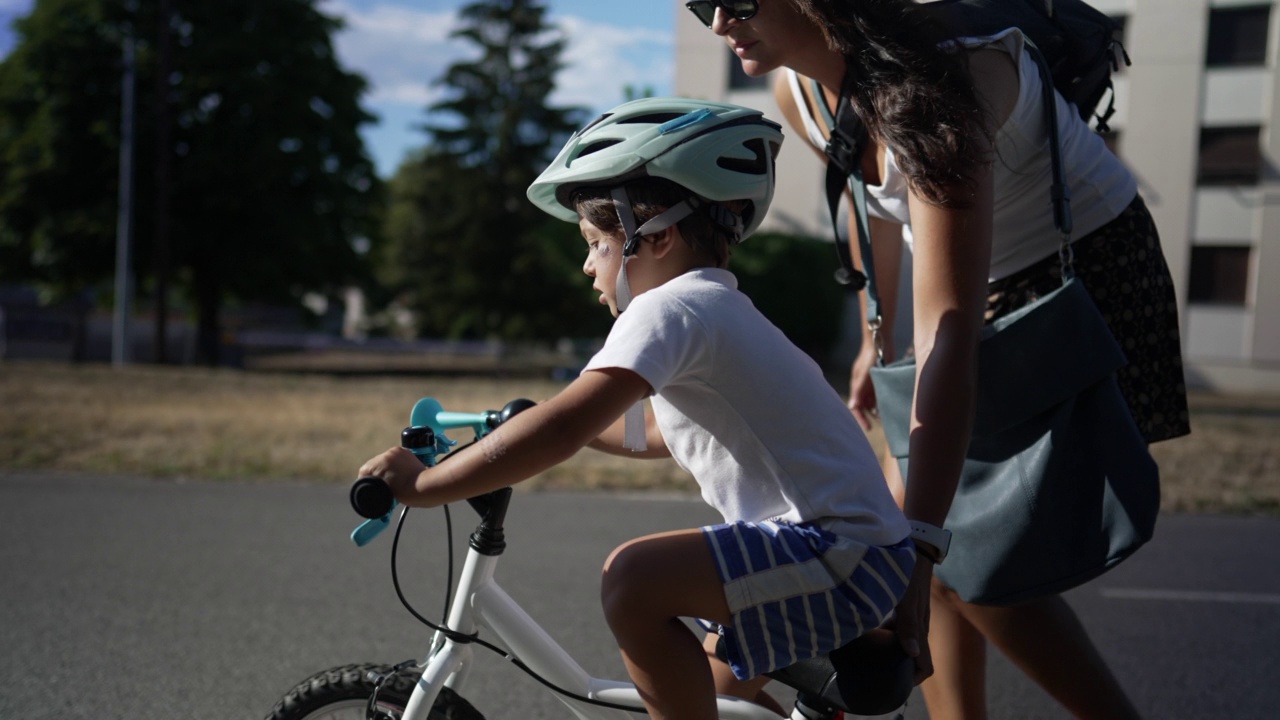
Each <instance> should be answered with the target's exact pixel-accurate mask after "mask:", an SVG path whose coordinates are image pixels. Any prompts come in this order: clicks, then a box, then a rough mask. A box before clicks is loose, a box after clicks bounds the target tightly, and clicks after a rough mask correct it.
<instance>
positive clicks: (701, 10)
mask: <svg viewBox="0 0 1280 720" xmlns="http://www.w3.org/2000/svg"><path fill="white" fill-rule="evenodd" d="M684 6H685V7H687V8H689V12H691V13H693V14H694V15H697V16H698V19H699V20H701V21H702V24H703V25H706V26H707V27H711V23H713V22H715V19H716V8H718V7H722V8H724V11H725V12H726V13H728V14H729V16H730V17H732V18H734V19H735V20H750V19H751V18H753V17H755V16H756V13H757V12H759V11H760V3H759V2H757V0H745V1H744V2H725V1H724V0H692V1H691V2H687V3H685V4H684Z"/></svg>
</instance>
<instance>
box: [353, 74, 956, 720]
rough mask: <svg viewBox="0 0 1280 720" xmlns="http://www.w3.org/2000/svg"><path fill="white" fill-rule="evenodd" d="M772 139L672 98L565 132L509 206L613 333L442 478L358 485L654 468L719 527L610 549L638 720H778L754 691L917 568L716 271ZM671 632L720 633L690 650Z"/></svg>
mask: <svg viewBox="0 0 1280 720" xmlns="http://www.w3.org/2000/svg"><path fill="white" fill-rule="evenodd" d="M781 142H782V133H781V131H780V129H779V126H778V125H776V124H775V123H773V122H771V121H769V120H767V119H765V118H764V117H763V116H762V115H761V114H760V113H759V112H758V111H755V110H750V109H747V108H742V107H737V106H734V105H726V104H720V103H709V102H701V101H693V100H685V99H682V98H648V99H644V100H638V101H634V102H631V103H626V104H624V105H622V106H619V107H618V108H615V109H614V110H613V111H611V112H610V113H606V114H605V115H604V116H602V117H601V118H599V119H597V120H596V121H594V122H593V123H591V124H590V125H588V126H587V127H586V128H584V129H583V130H581V131H579V132H578V133H577V134H576V135H574V137H573V138H572V139H570V141H569V142H568V144H567V145H566V146H565V148H564V149H563V150H562V151H561V152H560V154H559V155H558V156H557V157H556V159H555V161H554V162H553V163H552V164H551V166H550V167H549V168H548V169H547V170H546V171H545V172H544V173H543V174H542V176H541V177H539V178H538V180H537V181H536V182H534V184H533V185H532V186H531V187H530V188H529V198H530V199H531V200H532V201H533V202H534V203H535V204H537V205H538V206H539V207H541V208H542V209H543V210H546V211H547V212H548V213H550V214H552V215H554V216H556V217H559V218H561V219H564V220H568V221H573V222H577V223H578V225H579V227H580V228H581V231H582V236H583V239H584V240H585V241H586V243H587V259H586V262H585V263H584V265H583V271H584V272H585V273H586V274H587V275H589V276H591V277H592V278H594V279H595V282H594V284H593V288H594V289H595V290H596V291H597V292H599V293H600V298H599V301H600V303H602V304H605V305H607V306H608V307H609V309H610V311H611V312H612V314H613V315H614V316H615V317H617V321H616V322H615V324H614V327H613V329H612V331H611V332H610V333H609V336H608V338H607V340H606V342H605V345H604V347H603V348H602V349H601V350H600V352H599V353H597V354H596V355H595V356H594V357H593V358H592V359H591V360H590V362H588V364H587V366H586V368H585V369H584V370H583V372H582V373H581V375H580V376H579V377H578V378H577V379H576V380H574V381H573V382H572V383H570V384H569V385H568V386H567V387H566V388H565V389H564V390H563V391H561V392H560V393H559V394H557V395H556V396H555V397H553V398H551V399H550V400H547V401H545V402H543V403H541V404H540V405H537V406H536V407H533V408H531V409H529V410H527V411H525V412H523V413H521V414H520V415H517V416H515V417H513V418H512V419H511V420H510V421H508V422H506V423H505V424H503V425H502V426H501V427H500V428H498V429H497V430H495V431H494V432H492V433H491V434H489V435H488V436H486V437H485V438H484V439H482V440H481V441H480V442H479V443H478V444H477V445H476V446H475V447H473V448H471V449H469V450H468V451H465V452H461V453H459V454H458V457H456V458H454V459H453V460H452V461H451V462H448V463H444V464H441V465H439V466H436V467H431V468H425V467H424V466H423V465H422V463H421V462H419V461H418V459H417V458H416V457H415V456H414V455H413V454H412V453H410V452H409V451H407V450H404V449H402V448H392V449H390V450H388V451H387V452H385V453H383V454H381V455H379V456H377V457H375V458H373V459H371V460H369V461H368V462H366V463H365V464H364V466H363V467H362V468H361V469H360V476H362V477H363V476H378V477H382V478H383V479H384V480H386V481H387V483H388V484H389V485H390V486H391V488H392V490H393V491H394V493H395V495H396V498H397V499H398V500H399V501H400V502H402V503H404V504H406V505H416V506H435V505H441V504H444V503H449V502H454V501H458V500H463V499H466V498H470V497H473V496H476V495H479V494H482V493H485V492H488V491H491V490H495V489H498V488H502V487H506V486H509V485H513V484H515V483H518V482H520V481H522V480H525V479H527V478H529V477H532V476H533V475H536V474H538V473H540V472H542V471H543V470H546V469H547V468H550V467H552V466H554V465H556V464H558V463H560V462H563V461H564V460H566V459H568V458H569V457H571V456H572V455H573V454H574V453H576V452H577V451H578V450H580V449H581V448H583V447H586V446H588V445H589V446H591V447H594V448H596V449H599V450H603V451H606V452H613V453H617V454H635V455H637V456H640V457H655V456H668V455H669V456H671V457H672V458H674V459H675V461H676V462H677V463H678V464H680V466H681V467H683V468H684V469H686V470H688V471H689V472H690V473H691V474H692V475H693V476H694V478H695V479H696V480H697V482H698V485H699V486H700V488H701V491H702V497H703V499H704V500H706V502H707V503H708V504H710V505H711V506H712V507H714V508H715V509H717V510H718V511H720V513H721V514H722V515H723V517H724V521H725V522H724V524H722V525H716V526H710V527H705V528H694V529H689V530H681V531H675V532H668V533H662V534H657V535H651V536H647V537H642V538H638V539H636V540H632V541H630V542H628V543H625V544H624V545H622V546H621V547H619V548H617V549H616V550H614V551H613V553H612V554H611V555H610V557H609V559H608V561H607V562H606V564H605V569H604V578H603V582H602V589H601V596H602V600H603V604H604V612H605V617H606V619H607V621H608V623H609V626H610V628H611V629H612V631H613V633H614V636H615V637H616V639H617V642H618V646H619V648H620V650H621V652H622V656H623V660H624V662H625V664H626V667H627V670H628V672H629V673H630V675H631V678H632V680H633V681H634V682H635V684H636V686H637V687H638V688H639V690H640V693H641V697H642V699H643V700H644V702H645V705H646V706H647V707H648V709H649V711H650V714H651V715H652V716H653V717H655V718H677V717H678V718H713V717H715V715H716V707H715V692H716V690H717V689H718V690H719V691H720V692H729V693H732V694H736V695H739V696H741V697H745V698H747V699H750V700H754V701H756V702H760V703H763V704H766V705H768V706H769V707H772V708H774V709H775V710H777V711H778V712H779V714H781V708H780V707H778V705H777V704H776V703H775V702H774V701H773V700H772V699H771V698H769V697H768V695H767V694H765V693H764V692H763V691H762V688H763V686H764V684H765V682H767V680H766V679H765V678H763V677H762V674H763V673H765V672H769V671H772V670H775V669H778V668H781V667H785V666H787V665H790V664H792V663H795V662H798V661H801V660H806V659H808V658H811V657H816V656H818V655H821V654H825V653H828V652H830V651H832V650H834V649H835V648H838V647H841V646H843V645H845V644H847V643H848V642H849V641H851V640H853V639H854V638H856V637H858V636H859V635H861V634H863V633H864V632H866V631H868V630H871V629H873V628H876V627H878V626H879V625H881V624H882V623H883V622H884V621H885V620H886V617H887V616H888V615H889V614H890V613H891V612H892V611H893V609H894V607H895V606H896V605H897V604H898V601H899V599H900V598H901V597H902V595H903V593H904V591H905V588H906V586H907V584H908V582H909V581H910V580H911V578H912V573H913V567H914V566H916V565H917V563H916V546H915V545H914V544H913V543H912V542H911V540H910V539H909V536H910V535H913V534H918V533H917V532H915V531H913V527H912V525H911V524H909V523H908V522H907V520H906V519H905V518H904V516H903V515H902V512H901V511H900V510H899V509H898V507H897V505H896V504H895V503H894V500H893V498H892V496H891V495H890V493H889V490H888V488H887V486H886V484H885V481H884V477H883V475H882V474H881V471H880V467H879V464H878V462H877V459H876V456H875V454H874V452H873V451H872V449H871V447H870V445H869V444H868V443H867V442H866V440H865V436H863V435H862V433H861V432H859V431H858V428H857V425H856V423H855V421H854V419H853V417H852V415H851V414H850V413H849V411H848V409H847V408H846V407H845V404H844V402H843V401H842V400H841V398H840V397H839V396H838V395H837V394H836V393H835V391H834V390H833V389H832V388H831V387H830V386H829V385H828V384H827V382H826V380H825V379H824V378H823V375H822V373H821V371H820V369H819V368H818V366H817V365H816V364H815V363H814V362H813V361H812V360H811V359H810V358H809V357H808V356H807V355H805V354H804V353H803V352H802V351H801V350H799V349H798V348H797V347H796V346H795V345H794V344H792V343H791V342H790V341H788V340H787V339H786V337H785V336H784V335H783V334H782V332H781V331H779V330H778V329H777V328H776V327H774V326H773V325H772V324H771V323H770V322H769V321H768V320H767V319H766V318H765V317H764V316H763V315H761V314H760V312H759V311H758V310H756V309H755V307H754V306H753V305H752V304H751V302H750V300H749V299H747V297H746V296H745V295H743V294H742V293H740V292H738V290H737V289H736V288H737V282H736V280H735V279H734V277H733V275H732V274H731V273H730V272H729V271H728V270H727V269H725V268H726V265H727V263H728V259H729V253H730V248H731V246H732V245H734V244H736V243H738V242H741V241H742V240H743V239H745V238H746V237H747V236H748V235H750V234H751V232H752V231H754V230H755V229H756V228H757V227H758V226H759V225H760V222H761V220H762V219H763V218H764V215H765V212H766V211H767V210H768V207H769V202H770V200H771V199H772V196H773V187H774V157H775V155H776V154H777V151H778V148H779V146H780V144H781ZM645 398H650V399H651V404H652V408H653V412H652V414H649V415H648V416H647V417H646V416H645V414H644V412H643V406H642V404H641V403H642V402H643V400H644V399H645ZM920 532H925V533H930V532H936V529H929V528H924V529H922V530H921V531H920ZM931 537H932V536H931ZM943 550H944V551H945V548H943ZM926 553H928V554H931V555H935V556H936V555H937V554H938V553H937V552H936V549H935V548H933V547H930V546H926V548H925V552H923V553H921V556H922V557H923V556H924V555H925V554H926ZM919 565H921V566H925V565H927V563H919ZM685 617H690V618H701V619H704V620H709V621H711V622H714V623H716V624H718V626H719V636H718V637H717V636H716V635H711V636H710V637H709V639H708V641H707V643H706V646H705V648H704V646H703V644H702V643H701V642H700V641H699V640H698V638H696V637H695V636H694V634H693V633H692V632H690V630H689V629H688V627H687V626H686V625H685V624H684V623H683V622H682V621H681V620H680V618H685ZM919 640H920V641H921V642H922V641H923V638H920V639H919ZM718 642H719V643H722V644H723V652H724V654H725V655H726V656H727V658H728V664H727V665H726V664H725V663H724V662H723V661H721V660H718V659H717V658H716V657H715V652H714V648H715V646H716V643H718ZM730 673H732V674H730Z"/></svg>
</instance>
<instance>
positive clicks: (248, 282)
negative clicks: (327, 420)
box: [0, 0, 382, 361]
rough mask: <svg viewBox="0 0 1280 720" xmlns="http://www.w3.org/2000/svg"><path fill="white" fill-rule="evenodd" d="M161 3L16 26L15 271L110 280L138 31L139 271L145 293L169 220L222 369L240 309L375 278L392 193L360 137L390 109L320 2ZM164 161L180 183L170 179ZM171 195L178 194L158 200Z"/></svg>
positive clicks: (6, 237) (3, 254)
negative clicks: (124, 106) (369, 104)
mask: <svg viewBox="0 0 1280 720" xmlns="http://www.w3.org/2000/svg"><path fill="white" fill-rule="evenodd" d="M161 4H162V3H161V2H160V0H137V1H136V2H133V1H129V2H126V0H36V3H35V6H34V9H33V10H32V12H31V14H30V15H29V16H27V17H26V18H23V19H22V20H20V21H19V22H18V23H17V24H16V31H17V36H18V40H17V43H16V46H15V48H14V51H13V53H12V54H11V55H10V56H9V57H8V58H6V59H5V60H4V61H3V62H2V63H0V274H2V275H3V278H2V279H8V280H21V281H37V282H40V283H43V284H45V285H46V286H47V287H48V288H51V289H53V290H54V291H58V292H62V293H67V292H75V291H77V290H80V289H83V288H85V287H93V286H95V285H102V284H104V283H105V282H106V281H107V279H108V278H110V277H111V274H112V266H113V260H112V258H113V257H114V248H115V234H116V233H115V231H116V198H117V192H118V187H119V185H118V180H117V168H118V158H119V148H120V138H121V132H120V131H121V120H120V118H121V93H120V88H121V72H122V60H121V56H122V53H121V43H122V40H123V38H124V37H125V35H126V33H130V32H131V33H132V35H133V36H134V37H135V38H136V39H137V55H136V72H137V86H136V87H137V104H136V114H135V118H136V120H135V122H136V136H135V137H136V140H135V143H136V145H135V155H134V158H135V159H134V163H135V167H136V168H137V174H136V183H137V186H136V187H137V189H136V193H135V198H136V205H135V218H136V225H135V228H136V229H135V243H136V244H135V248H136V249H135V252H134V254H133V257H134V260H135V262H134V269H135V272H136V273H137V276H138V278H139V280H140V282H139V287H140V288H141V289H142V290H143V291H144V293H145V292H146V290H147V289H148V287H149V286H150V283H151V280H152V275H151V273H150V269H151V268H150V265H149V259H150V258H151V257H152V255H153V251H154V248H152V247H151V242H152V238H153V236H154V229H155V223H156V222H157V218H158V217H165V218H167V220H168V226H169V227H170V228H171V230H170V234H169V237H171V241H170V242H171V248H170V252H169V255H170V257H171V263H172V267H173V268H174V278H175V281H176V285H177V287H178V289H179V290H180V291H181V292H182V293H183V294H184V296H185V297H186V298H187V300H188V301H189V302H190V303H191V304H193V305H194V306H195V307H196V309H197V317H198V321H199V336H200V338H201V347H202V350H203V354H204V356H205V358H206V359H207V360H209V361H216V349H217V342H218V336H219V316H220V314H219V311H220V310H221V309H222V308H223V307H224V305H226V304H227V303H228V302H238V301H245V302H248V301H270V302H279V301H289V300H297V299H298V298H299V297H300V296H301V295H302V294H303V293H305V292H307V291H317V290H318V291H325V290H329V289H333V288H336V287H338V286H340V285H343V284H347V283H352V282H356V281H359V280H360V279H362V278H363V277H365V275H366V271H365V270H364V268H366V267H367V263H366V261H365V259H364V258H363V257H362V255H361V252H360V251H359V248H360V246H361V245H363V244H366V243H368V242H370V241H372V240H374V239H376V233H377V232H378V228H379V222H380V215H381V212H380V204H379V203H380V200H381V192H382V187H381V184H380V182H379V181H378V179H377V177H376V175H375V174H374V167H373V163H372V161H371V160H370V159H369V157H368V154H367V153H366V151H365V148H364V145H363V141H362V140H361V138H360V136H359V134H358V132H359V129H360V127H361V126H362V125H364V124H366V123H370V122H372V121H373V117H372V116H371V115H369V114H368V113H367V112H366V111H365V110H363V109H362V108H361V107H360V104H359V98H360V96H361V94H362V93H363V92H364V90H365V87H366V83H365V81H364V80H363V79H362V78H361V77H359V76H357V75H354V74H351V73H349V72H347V71H345V70H344V69H343V68H341V67H340V65H339V63H338V61H337V58H336V57H335V55H334V51H333V46H332V43H331V40H330V38H331V35H332V34H333V33H334V32H335V31H336V30H337V29H338V28H339V27H340V25H339V22H338V21H337V20H335V19H333V18H330V17H328V16H325V15H323V14H322V13H320V12H319V11H318V10H317V9H316V7H315V0H218V1H217V2H192V1H190V0H171V5H172V8H173V12H172V15H170V16H168V17H164V16H163V14H162V13H161V12H159V10H160V8H161ZM165 4H166V5H167V4H170V3H165ZM162 30H164V31H167V32H169V33H171V35H170V37H171V38H172V48H173V52H172V61H171V62H172V64H171V66H170V68H171V72H170V73H169V74H168V77H167V78H158V77H157V65H158V54H157V51H156V49H157V46H158V43H157V38H159V37H160V32H161V31H162ZM160 103H166V104H167V108H166V109H167V111H168V112H166V113H160V112H158V109H159V108H160V107H161V106H160ZM158 117H167V118H170V119H171V120H172V123H173V124H172V126H170V127H168V128H167V129H168V132H165V133H158V130H159V128H158V127H157V118H158ZM158 137H168V138H169V139H170V142H169V143H167V147H164V148H157V147H156V143H157V138H158ZM161 155H164V156H166V157H167V158H168V160H169V165H170V168H171V170H170V172H169V175H168V177H169V178H170V179H169V184H168V187H157V184H156V172H155V169H156V167H157V159H158V158H159V157H160V156H161ZM162 197H166V198H171V202H169V203H166V204H163V205H160V206H157V204H156V203H157V198H162Z"/></svg>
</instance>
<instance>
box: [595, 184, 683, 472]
mask: <svg viewBox="0 0 1280 720" xmlns="http://www.w3.org/2000/svg"><path fill="white" fill-rule="evenodd" d="M612 195H613V207H614V209H615V210H616V211H617V213H618V221H619V222H621V223H622V236H623V237H624V238H626V239H625V240H624V241H623V243H622V262H621V263H620V264H619V265H618V279H617V281H616V282H615V283H614V291H613V294H614V303H615V304H616V305H617V307H618V313H619V314H621V313H622V311H624V310H626V309H627V306H628V305H630V304H631V299H632V295H631V284H630V283H629V282H627V263H629V262H631V261H632V260H634V259H635V256H636V253H637V252H639V250H640V240H641V238H643V237H645V236H646V235H652V234H654V233H656V232H661V231H663V230H666V229H667V228H669V227H671V226H672V225H675V224H676V223H678V222H680V221H681V220H683V219H685V218H686V217H688V216H689V213H692V212H693V211H694V210H696V209H697V208H698V207H699V206H700V205H702V200H700V199H699V198H697V197H690V198H689V199H688V200H685V201H684V202H682V203H679V204H677V205H674V206H672V207H670V208H667V209H666V210H665V211H663V212H662V213H660V214H659V215H658V216H657V217H654V218H652V219H650V220H649V221H648V222H646V223H645V224H644V225H641V226H640V227H638V228H637V227H636V216H635V213H633V212H632V211H631V199H630V198H629V197H628V196H627V191H626V189H625V188H623V187H621V186H619V187H616V188H614V189H613V192H612ZM622 418H623V429H622V447H624V448H626V449H628V450H631V451H633V452H644V451H645V450H647V449H648V447H649V443H648V441H647V440H646V438H645V425H644V402H643V401H642V402H638V403H636V404H635V405H632V406H631V407H630V408H628V409H627V411H626V412H625V413H624V414H623V416H622Z"/></svg>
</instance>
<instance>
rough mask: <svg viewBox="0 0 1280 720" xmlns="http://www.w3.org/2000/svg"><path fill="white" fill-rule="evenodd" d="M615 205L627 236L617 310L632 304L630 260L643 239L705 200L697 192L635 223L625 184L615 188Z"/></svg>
mask: <svg viewBox="0 0 1280 720" xmlns="http://www.w3.org/2000/svg"><path fill="white" fill-rule="evenodd" d="M612 195H613V207H614V210H616V211H617V213H618V221H619V222H621V223H622V236H623V237H624V238H626V240H624V241H623V243H622V263H621V264H620V265H618V280H617V282H616V283H615V284H614V295H615V298H614V302H615V303H617V306H618V312H619V313H621V312H622V311H624V310H626V309H627V306H628V305H630V304H631V299H632V297H633V296H632V294H631V284H630V283H629V282H628V281H627V263H629V262H631V260H632V259H633V258H634V257H635V256H636V253H637V252H639V251H640V240H641V239H642V238H644V237H646V236H648V235H652V234H654V233H657V232H661V231H663V230H666V229H667V228H669V227H671V226H672V225H675V224H676V223H678V222H680V221H681V220H683V219H685V218H686V217H689V215H690V214H691V213H693V211H694V210H697V209H698V208H699V207H700V206H701V205H702V200H701V199H700V198H698V197H696V196H691V197H689V198H688V199H687V200H685V201H684V202H681V203H678V204H676V205H673V206H671V207H669V208H667V209H666V210H664V211H663V212H662V213H660V214H658V215H657V216H655V217H653V218H650V219H649V221H648V222H646V223H645V224H644V225H641V226H640V227H638V228H637V227H636V216H635V213H633V212H632V211H631V198H630V197H628V196H627V190H626V188H624V187H622V186H618V187H616V188H614V189H613V192H612Z"/></svg>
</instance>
